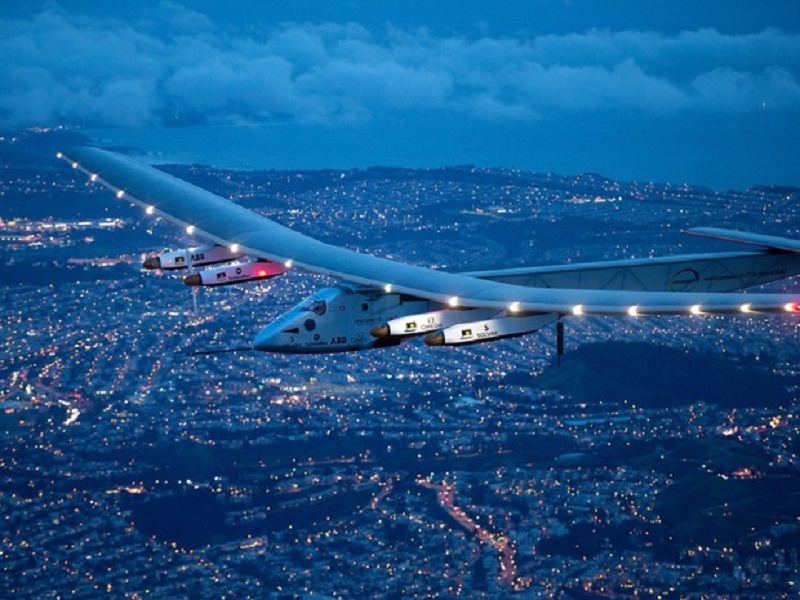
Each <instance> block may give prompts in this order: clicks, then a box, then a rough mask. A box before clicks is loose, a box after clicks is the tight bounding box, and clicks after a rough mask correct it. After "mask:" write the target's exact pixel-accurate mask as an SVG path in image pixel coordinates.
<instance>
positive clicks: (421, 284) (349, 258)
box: [59, 147, 800, 315]
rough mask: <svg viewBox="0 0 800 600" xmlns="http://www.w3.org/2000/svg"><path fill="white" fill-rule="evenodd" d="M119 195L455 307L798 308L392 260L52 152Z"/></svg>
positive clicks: (89, 157)
mask: <svg viewBox="0 0 800 600" xmlns="http://www.w3.org/2000/svg"><path fill="white" fill-rule="evenodd" d="M59 157H61V158H64V159H65V160H68V161H70V162H71V163H72V166H73V167H74V168H76V169H81V170H82V171H84V172H85V173H87V175H89V177H90V179H91V180H92V181H97V182H99V183H102V184H103V185H105V186H106V187H108V188H110V189H112V190H113V191H115V192H116V194H117V196H118V197H119V198H124V199H126V200H129V201H131V202H133V203H135V204H138V205H140V206H142V207H144V208H145V210H146V211H147V212H148V213H149V214H157V215H159V216H161V217H163V218H165V219H166V220H168V221H171V222H173V223H176V224H178V225H181V226H183V227H186V228H187V230H188V231H190V232H193V233H194V234H196V235H199V236H202V237H205V238H207V239H209V240H211V241H213V242H216V243H218V244H224V245H233V244H238V246H239V247H240V248H241V249H242V250H243V251H245V252H246V253H247V254H250V255H252V256H256V257H259V258H263V259H267V260H273V261H281V262H289V261H291V264H292V265H293V266H295V267H299V268H303V269H307V270H309V271H313V272H316V273H323V274H326V275H332V276H335V277H338V278H341V279H344V280H346V281H351V282H354V283H358V284H362V285H367V286H372V287H375V288H378V289H385V290H391V291H392V292H401V293H404V294H409V295H412V296H417V297H420V298H426V299H429V300H434V301H437V302H442V303H444V304H446V305H449V306H452V307H456V306H463V307H488V308H496V309H500V310H508V311H509V312H512V313H528V312H530V313H553V312H555V313H561V314H606V315H615V314H630V315H647V314H690V313H695V314H697V313H703V314H707V313H739V312H800V295H797V296H790V295H784V294H722V293H682V292H630V291H608V290H577V289H539V288H527V287H522V286H518V285H511V284H507V283H499V282H495V281H488V280H481V279H477V278H475V277H470V276H467V275H458V274H454V273H447V272H444V271H437V270H434V269H428V268H425V267H418V266H413V265H408V264H403V263H398V262H395V261H391V260H388V259H384V258H378V257H375V256H371V255H368V254H363V253H360V252H355V251H353V250H348V249H345V248H341V247H337V246H332V245H330V244H325V243H323V242H320V241H319V240H315V239H313V238H310V237H308V236H306V235H303V234H301V233H299V232H296V231H293V230H291V229H289V228H287V227H284V226H282V225H279V224H278V223H275V222H273V221H270V220H269V219H267V218H266V217H263V216H261V215H257V214H256V213H254V212H252V211H249V210H247V209H246V208H244V207H242V206H239V205H237V204H235V203H234V202H231V201H229V200H226V199H224V198H221V197H220V196H216V195H214V194H212V193H210V192H208V191H206V190H203V189H201V188H198V187H196V186H194V185H191V184H189V183H187V182H185V181H182V180H180V179H178V178H176V177H173V176H171V175H169V174H167V173H164V172H162V171H159V170H158V169H155V168H153V167H150V166H147V165H144V164H142V163H140V162H138V161H135V160H133V159H131V158H128V157H125V156H122V155H119V154H115V153H112V152H107V151H105V150H100V149H97V148H89V147H78V148H73V149H70V150H69V151H67V152H64V153H59Z"/></svg>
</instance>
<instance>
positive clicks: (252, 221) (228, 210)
mask: <svg viewBox="0 0 800 600" xmlns="http://www.w3.org/2000/svg"><path fill="white" fill-rule="evenodd" d="M57 156H58V157H59V158H63V159H64V160H67V161H69V162H70V163H71V164H72V167H73V168H76V169H80V170H82V171H83V172H85V173H86V174H87V175H88V176H89V179H90V180H91V181H96V182H98V183H100V184H102V185H104V186H105V187H107V188H109V189H111V190H112V191H114V192H115V194H116V196H117V197H118V198H120V199H123V200H128V201H130V202H132V203H134V204H137V205H139V206H141V207H142V208H143V209H144V210H145V212H146V213H147V214H148V215H156V216H159V217H162V218H164V219H166V220H167V221H170V222H172V223H175V224H177V225H179V226H181V227H184V228H185V229H186V232H187V233H189V234H191V235H195V236H198V237H201V238H205V239H207V240H208V241H209V242H210V244H209V245H207V246H201V247H195V248H188V249H183V250H177V251H172V252H165V253H163V254H159V255H156V256H151V257H149V258H148V259H147V260H145V262H144V267H145V268H148V269H165V270H173V269H174V270H178V269H189V268H191V269H196V268H198V267H204V268H203V269H202V270H199V271H197V272H194V273H192V274H189V275H187V276H186V277H185V278H184V283H186V284H187V285H190V286H209V287H213V286H218V285H227V284H239V283H244V282H247V281H258V280H263V279H268V278H272V277H277V276H280V275H283V274H284V273H286V272H288V271H289V270H291V269H305V270H307V271H311V272H313V273H321V274H324V275H330V276H333V277H336V278H339V279H341V280H342V281H343V283H342V284H341V285H339V286H336V287H331V288H325V289H322V290H320V291H319V292H317V293H315V294H314V295H312V296H311V297H309V298H307V299H306V300H304V301H303V302H301V303H300V304H298V305H297V306H296V307H294V308H292V309H291V310H290V311H288V312H286V313H285V314H283V315H281V316H280V317H278V319H276V320H275V321H274V322H272V323H271V324H269V325H268V326H267V327H266V328H264V329H263V330H262V331H261V332H260V333H259V334H258V335H257V336H256V338H255V341H254V342H253V349H255V350H261V351H265V352H287V353H323V352H342V351H352V350H369V349H373V348H381V347H386V346H394V345H397V344H399V343H401V342H403V341H404V340H408V339H411V338H415V337H419V336H424V338H423V340H424V342H425V343H426V344H428V345H429V346H460V345H466V344H475V343H481V342H490V341H495V340H500V339H503V338H509V337H514V336H520V335H524V334H527V333H532V332H534V331H537V330H539V329H542V328H543V327H545V326H547V325H549V324H550V323H552V322H554V321H558V320H559V319H561V318H563V317H568V316H579V315H623V316H624V315H630V316H634V317H636V316H648V315H687V316H690V315H706V314H740V315H741V314H747V315H751V314H761V313H782V314H794V315H796V314H798V313H800V294H797V295H787V294H764V293H729V292H732V291H734V290H740V289H743V288H747V287H751V286H756V285H761V284H764V283H767V282H770V281H775V280H778V279H783V278H786V277H791V276H794V275H797V274H798V273H800V241H798V240H792V239H786V238H781V237H775V236H767V235H759V234H754V233H746V232H740V231H731V230H724V229H716V228H696V229H690V230H688V231H686V232H685V233H687V234H690V235H695V236H701V237H707V238H713V239H719V240H727V241H730V242H738V243H740V244H744V245H746V246H748V249H747V250H741V251H738V252H726V253H713V254H692V255H680V256H669V257H663V258H647V259H628V260H616V261H605V262H594V263H584V264H569V265H561V266H552V267H525V268H515V269H504V270H498V271H480V272H470V273H448V272H444V271H439V270H435V269H429V268H425V267H420V266H413V265H408V264H403V263H399V262H396V261H392V260H388V259H385V258H379V257H376V256H371V255H368V254H364V253H361V252H356V251H353V250H349V249H346V248H341V247H337V246H332V245H330V244H325V243H323V242H320V241H319V240H315V239H313V238H311V237H308V236H306V235H303V234H302V233H299V232H297V231H293V230H291V229H289V228H287V227H284V226H283V225H279V224H278V223H275V222H274V221H271V220H269V219H267V218H266V217H263V216H261V215H258V214H256V213H254V212H252V211H250V210H247V209H246V208H244V207H242V206H239V205H237V204H236V203H234V202H232V201H230V200H227V199H225V198H222V197H220V196H217V195H214V194H212V193H210V192H208V191H206V190H203V189H201V188H198V187H196V186H194V185H192V184H190V183H187V182H185V181H182V180H181V179H178V178H176V177H173V176H171V175H169V174H167V173H164V172H162V171H159V170H158V169H155V168H153V167H150V166H147V165H144V164H142V163H140V162H138V161H135V160H133V159H131V158H128V157H126V156H122V155H119V154H116V153H112V152H108V151H105V150H100V149H98V148H91V147H77V148H72V149H70V150H68V151H65V152H59V153H58V155H57ZM212 265H221V266H212Z"/></svg>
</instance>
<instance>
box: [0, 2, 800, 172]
mask: <svg viewBox="0 0 800 600" xmlns="http://www.w3.org/2000/svg"><path fill="white" fill-rule="evenodd" d="M5 4H6V5H9V4H10V3H5ZM128 4H130V5H126V6H122V7H120V6H119V5H118V3H97V2H87V1H77V0H73V1H70V0H62V1H60V2H37V1H35V0H34V1H28V2H21V3H16V4H13V5H10V6H4V7H3V8H0V57H2V61H0V81H2V82H3V85H2V87H0V125H2V126H7V127H20V126H32V125H52V124H59V123H65V124H71V125H79V126H84V127H91V128H93V129H102V131H103V136H104V137H106V138H109V139H110V140H111V141H114V140H125V141H129V142H132V143H137V144H139V145H146V146H147V147H145V148H144V149H145V150H150V151H152V152H154V153H157V152H162V153H166V155H167V156H168V157H169V156H175V155H181V157H182V158H184V159H188V160H192V159H193V160H196V161H198V162H208V161H214V162H218V163H220V164H223V165H224V164H228V165H251V166H258V167H270V166H275V167H293V166H295V167H298V168H304V167H321V166H332V167H349V166H369V165H371V164H385V165H398V166H442V165H449V164H464V163H473V164H480V165H487V166H489V165H497V166H512V167H521V168H527V169H533V170H556V171H562V172H567V173H571V172H579V171H594V172H600V173H602V174H605V175H608V176H610V177H614V178H618V179H655V180H662V181H664V180H671V181H680V182H683V181H687V182H690V183H699V184H706V185H711V186H713V187H717V188H725V187H741V186H746V185H750V184H753V183H776V184H795V185H800V169H798V168H797V162H798V161H797V158H798V152H797V151H796V150H795V146H796V140H797V139H798V133H800V33H798V30H799V29H800V24H799V23H800V8H798V5H797V4H796V3H795V2H759V3H753V2H731V1H728V2H716V1H708V2H677V1H674V0H673V1H654V2H641V1H629V0H617V1H613V2H611V1H606V2H603V1H582V0H572V1H570V2H553V1H546V0H540V1H536V0H529V1H518V2H503V3H498V2H496V1H495V2H489V1H483V0H480V1H473V2H463V1H462V2H456V1H443V0H439V1H434V2H430V1H429V2H417V3H413V2H408V1H406V2H400V1H397V2H395V1H385V2H331V1H323V0H314V1H305V2H303V1H294V2H254V1H253V2H247V1H238V2H227V3H223V2H210V1H203V0H200V1H197V0H195V1H194V2H191V3H188V2H187V3H181V2H174V1H168V2H137V3H128ZM189 6H191V8H188V7H189ZM187 139H190V140H191V143H190V144H187V142H186V140H187ZM223 140H224V143H223ZM248 156H251V157H252V158H250V159H248Z"/></svg>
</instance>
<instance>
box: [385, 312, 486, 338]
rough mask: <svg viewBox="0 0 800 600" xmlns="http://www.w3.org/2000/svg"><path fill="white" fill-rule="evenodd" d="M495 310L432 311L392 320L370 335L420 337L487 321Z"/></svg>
mask: <svg viewBox="0 0 800 600" xmlns="http://www.w3.org/2000/svg"><path fill="white" fill-rule="evenodd" d="M498 312H500V311H498V309H496V308H468V309H463V310H453V309H444V310H433V311H430V312H425V313H419V314H416V315H408V316H405V317H401V318H399V319H392V320H391V321H387V322H386V323H384V324H382V325H378V326H376V327H373V328H372V331H370V334H372V335H373V336H374V337H377V338H383V337H395V336H398V337H400V336H409V335H420V334H422V333H430V332H432V331H437V330H439V329H444V328H446V327H450V326H451V325H457V324H458V323H465V322H467V321H475V320H479V319H487V318H489V317H493V316H495V315H497V314H498Z"/></svg>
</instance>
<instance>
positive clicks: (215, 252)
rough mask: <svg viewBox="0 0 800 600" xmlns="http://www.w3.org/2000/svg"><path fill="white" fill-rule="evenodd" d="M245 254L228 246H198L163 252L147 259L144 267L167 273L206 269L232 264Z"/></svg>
mask: <svg viewBox="0 0 800 600" xmlns="http://www.w3.org/2000/svg"><path fill="white" fill-rule="evenodd" d="M243 256H244V252H240V251H239V250H233V249H231V248H230V247H228V246H220V245H218V244H215V245H214V246H197V247H196V248H184V249H182V250H173V251H172V252H162V253H161V254H156V255H155V256H150V257H149V258H147V259H146V260H145V261H144V263H143V264H142V266H143V267H144V268H145V269H163V270H165V271H175V270H178V269H186V268H188V267H190V266H192V267H204V266H208V265H217V264H219V263H224V262H231V261H232V260H236V259H238V258H242V257H243Z"/></svg>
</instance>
